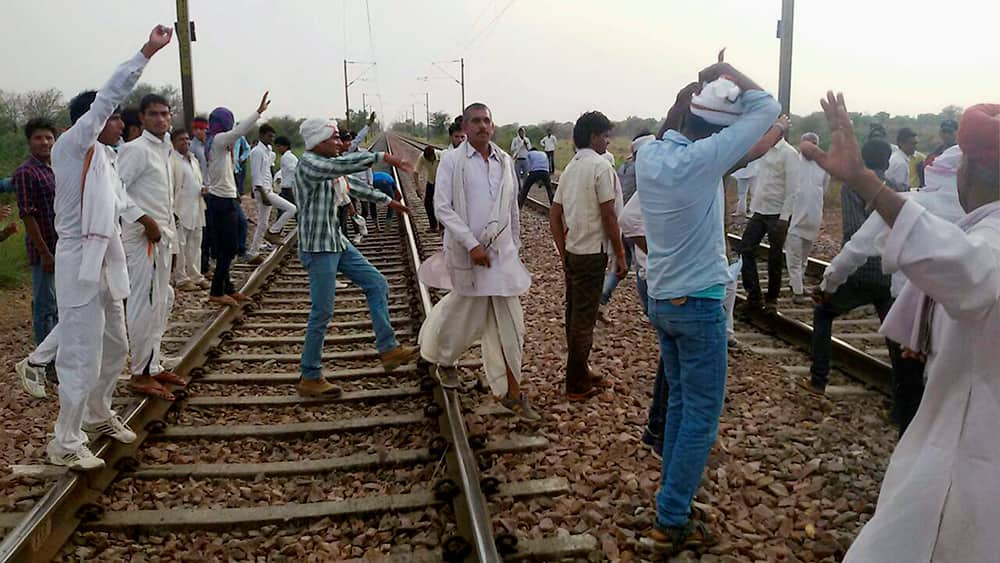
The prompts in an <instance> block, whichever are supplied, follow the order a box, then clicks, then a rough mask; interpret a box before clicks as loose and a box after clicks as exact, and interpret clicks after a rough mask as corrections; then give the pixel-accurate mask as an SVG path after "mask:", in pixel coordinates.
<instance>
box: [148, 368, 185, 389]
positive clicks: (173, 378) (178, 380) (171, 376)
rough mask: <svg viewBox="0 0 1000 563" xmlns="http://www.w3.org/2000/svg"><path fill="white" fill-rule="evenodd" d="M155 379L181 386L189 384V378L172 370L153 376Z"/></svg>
mask: <svg viewBox="0 0 1000 563" xmlns="http://www.w3.org/2000/svg"><path fill="white" fill-rule="evenodd" d="M153 379H155V380H157V381H159V382H160V383H167V384H170V385H179V386H181V387H183V386H185V385H187V384H188V380H187V379H185V378H183V377H181V376H179V375H177V374H176V373H174V372H172V371H161V372H160V373H158V374H156V375H154V376H153Z"/></svg>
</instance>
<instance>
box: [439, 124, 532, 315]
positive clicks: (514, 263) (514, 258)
mask: <svg viewBox="0 0 1000 563" xmlns="http://www.w3.org/2000/svg"><path fill="white" fill-rule="evenodd" d="M490 147H491V149H492V150H491V151H490V156H489V159H487V160H484V159H483V157H482V155H481V154H479V152H477V151H476V149H475V148H474V147H473V146H472V145H471V144H469V143H468V142H466V143H463V144H462V145H459V146H458V147H456V148H455V150H452V151H446V152H445V153H444V154H443V155H442V156H441V164H439V165H438V172H437V182H436V183H435V184H434V212H435V214H436V215H437V220H438V221H439V222H440V223H441V224H442V225H444V229H445V230H444V237H445V241H444V248H446V249H447V248H449V245H450V244H451V241H452V240H453V239H454V240H457V241H458V242H459V243H461V245H462V246H464V247H465V248H466V250H472V249H473V248H475V247H476V246H479V245H480V242H479V237H481V236H482V234H483V232H484V231H485V230H486V224H487V223H488V222H489V220H490V215H491V213H492V211H493V206H494V204H495V202H496V200H497V198H498V197H500V188H501V184H502V182H503V174H504V171H503V158H502V157H501V155H500V154H498V151H499V152H500V153H502V152H503V151H502V150H500V149H499V148H494V147H495V146H494V145H493V144H491V145H490ZM460 158H464V159H466V160H465V203H466V212H467V215H468V217H467V218H466V219H463V218H462V217H461V216H459V215H458V213H457V212H456V211H455V209H454V207H453V203H452V201H453V195H452V190H453V184H454V178H453V177H454V175H455V163H456V162H457V161H458V159H460ZM510 174H512V176H511V177H512V178H513V179H514V187H513V189H514V196H515V197H512V198H511V209H510V223H509V224H508V227H507V228H506V229H504V230H503V231H502V232H501V233H500V235H499V236H498V237H497V239H496V240H495V241H494V242H493V245H492V246H491V247H490V248H489V250H488V251H487V253H488V256H489V259H490V267H489V268H485V267H482V266H475V267H474V270H473V271H474V273H475V291H472V292H469V293H463V295H469V296H481V297H486V296H490V297H492V296H503V297H512V296H515V295H521V294H522V293H524V292H525V291H527V290H528V288H529V287H530V286H531V275H530V274H529V273H528V271H527V269H526V268H525V267H524V263H523V262H521V256H520V249H521V223H520V212H519V211H518V207H517V197H516V194H517V174H516V173H515V172H514V171H513V170H511V171H510Z"/></svg>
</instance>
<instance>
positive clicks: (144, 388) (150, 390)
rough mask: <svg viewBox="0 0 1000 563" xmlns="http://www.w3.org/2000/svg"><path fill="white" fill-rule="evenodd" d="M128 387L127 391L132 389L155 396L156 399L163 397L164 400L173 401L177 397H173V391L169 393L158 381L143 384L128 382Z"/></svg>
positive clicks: (135, 391)
mask: <svg viewBox="0 0 1000 563" xmlns="http://www.w3.org/2000/svg"><path fill="white" fill-rule="evenodd" d="M128 389H129V391H132V392H133V393H138V394H139V395H148V396H150V397H155V398H157V399H163V400H164V401H174V400H176V399H177V397H174V394H173V393H171V392H170V391H167V390H166V389H165V388H164V387H163V386H162V385H160V384H159V383H155V384H154V383H145V384H138V383H129V384H128Z"/></svg>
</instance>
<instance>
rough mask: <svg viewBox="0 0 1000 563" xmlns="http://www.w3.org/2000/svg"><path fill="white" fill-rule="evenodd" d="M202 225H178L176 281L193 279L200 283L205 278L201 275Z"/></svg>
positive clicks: (181, 281)
mask: <svg viewBox="0 0 1000 563" xmlns="http://www.w3.org/2000/svg"><path fill="white" fill-rule="evenodd" d="M203 230H204V229H203V228H202V227H195V228H193V229H187V228H185V227H183V226H181V225H177V246H178V249H177V265H176V266H175V268H174V282H175V283H178V284H180V283H184V282H186V281H191V282H194V283H198V282H200V281H201V280H203V279H204V278H203V277H202V275H201V237H202V231H203Z"/></svg>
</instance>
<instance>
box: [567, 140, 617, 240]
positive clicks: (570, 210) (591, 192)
mask: <svg viewBox="0 0 1000 563" xmlns="http://www.w3.org/2000/svg"><path fill="white" fill-rule="evenodd" d="M620 194H621V189H620V188H619V187H618V175H617V174H615V169H614V168H613V167H612V166H611V164H609V163H608V161H607V160H606V159H605V158H604V156H603V155H599V154H597V153H596V152H594V150H593V149H590V148H585V149H580V150H579V151H577V153H576V155H574V156H573V160H571V161H570V162H569V164H568V165H567V166H566V169H565V170H564V171H563V173H562V175H561V176H560V177H559V186H558V187H557V188H556V194H555V198H554V199H553V201H554V202H555V203H558V204H559V205H561V206H562V212H563V221H564V223H565V225H566V251H567V252H570V253H572V254H599V253H601V252H605V253H610V251H611V248H612V246H611V243H610V242H609V241H608V237H607V235H606V234H605V232H604V224H603V223H602V222H601V204H603V203H607V202H609V201H615V202H616V205H615V207H616V211H617V210H620V209H621V206H619V205H618V204H617V201H620V200H619V199H618V198H619V197H620Z"/></svg>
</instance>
